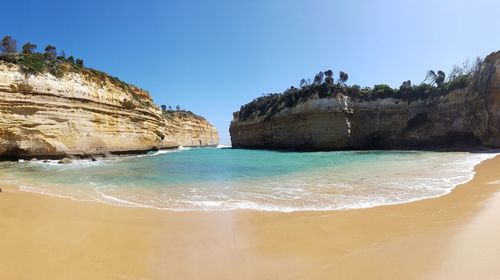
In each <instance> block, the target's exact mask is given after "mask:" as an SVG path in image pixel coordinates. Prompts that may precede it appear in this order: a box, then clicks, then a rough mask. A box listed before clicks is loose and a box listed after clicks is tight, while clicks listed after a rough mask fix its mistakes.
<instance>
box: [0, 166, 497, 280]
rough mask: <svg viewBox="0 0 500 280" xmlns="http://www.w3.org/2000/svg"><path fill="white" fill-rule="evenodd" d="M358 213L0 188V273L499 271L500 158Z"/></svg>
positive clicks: (187, 275)
mask: <svg viewBox="0 0 500 280" xmlns="http://www.w3.org/2000/svg"><path fill="white" fill-rule="evenodd" d="M476 171H477V175H476V176H475V178H474V179H473V180H472V181H471V182H469V183H467V184H465V185H462V186H459V187H457V188H456V189H455V190H454V191H453V192H452V193H451V194H449V195H446V196H443V197H440V198H435V199H429V200H423V201H418V202H413V203H408V204H403V205H395V206H384V207H376V208H371V209H363V210H352V211H329V212H296V213H288V214H287V213H275V212H258V211H225V212H171V211H159V210H155V209H143V208H125V207H115V206H110V205H105V204H101V203H96V202H78V201H72V200H69V199H63V198H56V197H50V196H44V195H39V194H34V193H26V192H20V191H18V190H17V188H15V187H14V186H10V187H9V186H2V188H3V190H4V192H2V193H0V279H500V192H499V191H500V157H496V158H494V159H491V160H488V161H485V162H483V163H482V164H480V165H479V166H478V167H477V168H476Z"/></svg>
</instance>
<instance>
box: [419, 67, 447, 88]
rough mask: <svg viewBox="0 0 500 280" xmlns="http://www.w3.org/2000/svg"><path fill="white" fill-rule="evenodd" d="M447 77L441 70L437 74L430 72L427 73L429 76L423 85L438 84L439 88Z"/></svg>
mask: <svg viewBox="0 0 500 280" xmlns="http://www.w3.org/2000/svg"><path fill="white" fill-rule="evenodd" d="M445 77H446V74H445V73H444V72H443V71H441V70H439V71H438V72H437V74H436V72H434V71H433V70H429V72H427V75H426V76H425V79H424V81H423V82H422V83H421V84H424V83H425V82H428V83H429V85H433V84H436V85H437V86H438V87H441V85H442V84H443V82H444V80H445Z"/></svg>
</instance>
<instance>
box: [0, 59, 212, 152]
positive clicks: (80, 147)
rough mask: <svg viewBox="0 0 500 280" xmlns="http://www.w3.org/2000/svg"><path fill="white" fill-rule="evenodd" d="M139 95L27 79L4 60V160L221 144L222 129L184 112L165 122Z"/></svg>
mask: <svg viewBox="0 0 500 280" xmlns="http://www.w3.org/2000/svg"><path fill="white" fill-rule="evenodd" d="M133 90H134V92H133V93H134V94H131V92H129V91H126V90H123V88H120V87H119V86H117V85H116V84H115V83H111V82H110V81H109V80H104V81H100V82H96V81H95V80H92V79H89V78H88V77H85V76H84V75H82V74H79V73H67V74H65V75H64V77H63V78H56V77H54V76H52V75H50V74H40V75H36V76H29V77H27V78H26V77H25V76H24V74H22V73H21V72H20V71H19V68H18V66H16V65H14V64H8V63H5V62H2V61H0V157H2V158H9V157H10V158H23V157H34V156H36V157H38V158H41V157H64V156H68V155H92V154H106V153H128V152H140V151H146V150H150V149H161V148H173V147H178V146H214V145H217V144H218V141H219V138H218V134H217V130H216V129H215V127H213V126H212V125H211V124H210V123H208V122H207V121H206V120H205V119H203V118H201V117H197V116H195V115H192V114H187V113H184V114H181V112H176V113H171V114H169V116H168V117H165V116H163V115H162V112H161V110H160V109H159V108H158V107H157V106H155V105H154V104H153V103H152V101H151V99H150V97H149V94H148V93H147V92H145V91H142V90H139V89H136V88H133ZM134 96H135V97H134ZM127 102H128V104H127ZM130 104H132V105H130ZM131 107H133V108H131Z"/></svg>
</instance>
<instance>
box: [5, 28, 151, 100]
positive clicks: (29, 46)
mask: <svg viewBox="0 0 500 280" xmlns="http://www.w3.org/2000/svg"><path fill="white" fill-rule="evenodd" d="M2 61H3V62H5V63H12V64H15V65H18V66H19V68H20V70H21V71H22V73H23V74H24V75H25V78H26V79H28V78H29V77H30V76H36V75H39V74H44V73H50V74H51V75H53V76H55V77H58V78H61V77H63V76H64V75H66V74H68V73H78V74H81V75H82V76H83V77H84V78H85V79H86V80H87V81H88V82H91V83H95V84H97V85H100V86H104V85H105V84H106V83H111V84H113V85H114V86H116V87H118V88H120V89H121V90H123V91H125V92H127V93H129V94H130V95H131V96H132V97H133V99H134V100H136V101H137V102H138V104H141V105H143V106H150V105H151V104H152V100H151V97H150V96H149V94H148V93H147V92H146V91H145V90H142V89H140V88H138V87H136V86H134V85H130V84H127V83H125V82H123V81H121V80H120V79H118V78H116V77H113V76H110V75H108V74H106V73H104V72H101V71H98V70H95V69H91V68H87V67H84V62H83V60H82V59H80V58H77V59H75V58H74V57H73V56H69V57H67V58H66V54H65V53H64V51H61V52H60V53H59V55H57V49H56V47H55V46H53V45H47V46H46V47H45V48H44V52H43V53H40V52H37V45H36V44H33V43H30V42H28V43H25V44H24V45H23V46H22V49H21V52H18V51H17V43H16V40H14V39H12V37H11V36H4V37H3V39H2V40H1V41H0V62H2ZM129 102H131V101H130V100H129ZM129 102H126V101H124V103H125V104H127V108H132V106H131V104H129ZM134 106H135V105H134ZM134 108H135V107H134Z"/></svg>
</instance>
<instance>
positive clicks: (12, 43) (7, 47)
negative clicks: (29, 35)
mask: <svg viewBox="0 0 500 280" xmlns="http://www.w3.org/2000/svg"><path fill="white" fill-rule="evenodd" d="M0 52H1V53H15V52H17V43H16V40H14V39H12V37H10V36H4V37H3V39H2V42H1V43H0Z"/></svg>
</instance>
